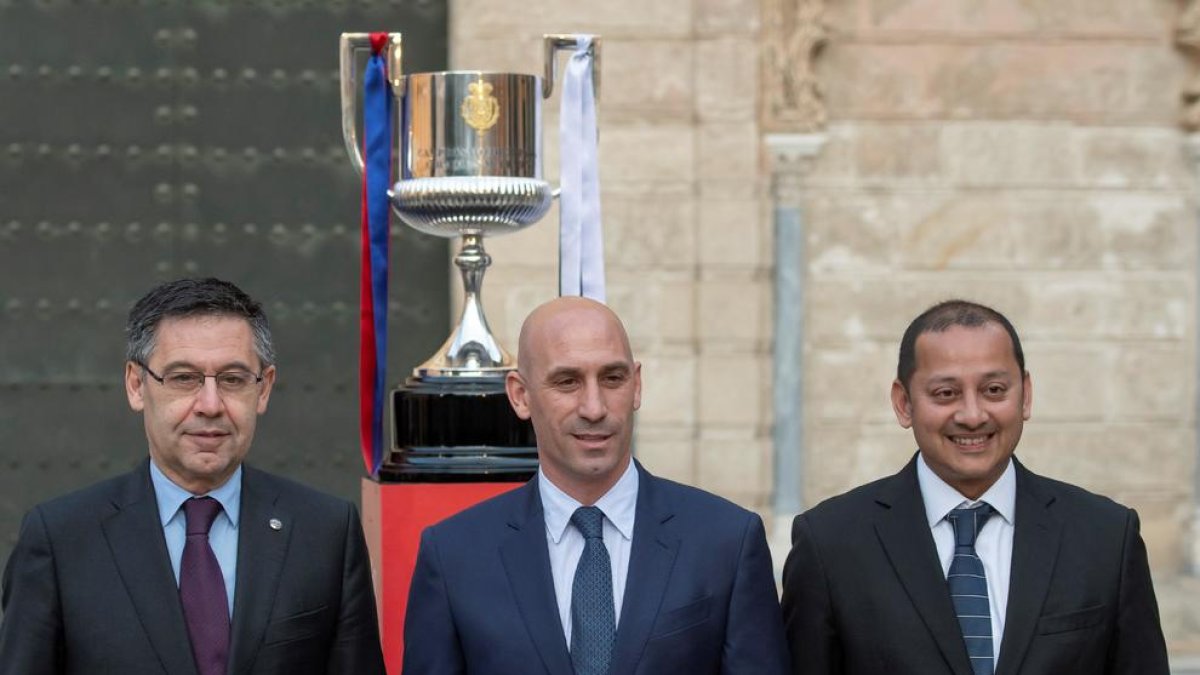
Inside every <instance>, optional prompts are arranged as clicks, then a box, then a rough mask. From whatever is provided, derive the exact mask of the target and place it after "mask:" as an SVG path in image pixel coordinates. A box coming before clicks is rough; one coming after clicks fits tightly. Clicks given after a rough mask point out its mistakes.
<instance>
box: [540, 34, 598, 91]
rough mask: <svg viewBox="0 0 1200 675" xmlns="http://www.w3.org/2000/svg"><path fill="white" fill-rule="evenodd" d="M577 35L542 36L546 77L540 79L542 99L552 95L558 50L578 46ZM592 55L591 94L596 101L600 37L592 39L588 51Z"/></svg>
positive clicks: (555, 77)
mask: <svg viewBox="0 0 1200 675" xmlns="http://www.w3.org/2000/svg"><path fill="white" fill-rule="evenodd" d="M579 37H580V36H578V35H573V34H570V33H564V34H549V33H547V34H545V35H543V36H542V43H543V45H544V46H545V59H546V77H545V78H543V79H542V98H550V94H552V93H554V81H555V80H556V79H557V76H558V59H557V58H555V56H556V55H557V52H558V50H560V49H570V48H573V47H577V46H579ZM588 51H590V52H591V53H592V93H593V95H594V96H595V97H596V100H597V101H599V100H600V36H599V35H596V36H593V37H592V46H591V48H590V49H588Z"/></svg>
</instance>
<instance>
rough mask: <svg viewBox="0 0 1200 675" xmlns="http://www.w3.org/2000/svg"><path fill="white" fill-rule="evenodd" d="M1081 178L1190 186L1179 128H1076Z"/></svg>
mask: <svg viewBox="0 0 1200 675" xmlns="http://www.w3.org/2000/svg"><path fill="white" fill-rule="evenodd" d="M1077 135H1078V137H1079V144H1080V146H1081V149H1080V152H1081V162H1082V176H1083V180H1084V181H1085V182H1087V183H1088V184H1091V185H1096V186H1102V187H1112V188H1174V189H1179V190H1187V189H1191V187H1192V182H1193V181H1194V177H1193V174H1192V171H1191V168H1190V167H1189V166H1188V165H1187V162H1186V160H1185V157H1184V153H1183V144H1182V142H1181V138H1180V135H1179V130H1178V129H1173V128H1129V127H1122V128H1116V129H1113V128H1104V127H1101V128H1090V129H1081V130H1079V131H1078V132H1077Z"/></svg>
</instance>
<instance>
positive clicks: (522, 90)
mask: <svg viewBox="0 0 1200 675" xmlns="http://www.w3.org/2000/svg"><path fill="white" fill-rule="evenodd" d="M579 44H580V42H579V38H578V37H577V36H574V35H547V36H545V38H544V50H545V54H544V57H545V77H544V78H542V77H538V76H536V75H525V74H519V73H496V72H485V71H448V72H434V73H411V74H406V73H404V71H403V69H402V58H401V57H402V49H401V37H400V34H398V33H391V34H389V35H388V45H387V48H386V49H387V53H386V55H385V58H386V63H387V64H388V78H389V81H390V85H391V89H392V94H393V96H394V102H395V104H396V105H395V108H394V109H395V115H396V124H395V128H396V130H397V133H396V138H395V140H394V143H395V147H394V148H393V156H394V157H395V158H396V161H397V165H398V166H397V167H396V174H395V175H396V176H397V177H398V180H397V182H396V183H395V185H394V186H393V187H392V190H391V192H390V193H389V194H390V197H391V204H392V208H393V209H394V210H395V212H396V213H397V214H398V215H399V216H400V219H401V220H402V221H404V222H405V223H406V224H407V225H409V226H410V227H412V228H415V229H417V230H420V231H421V232H426V233H428V234H433V235H437V236H439V237H460V236H461V237H462V248H461V249H460V251H459V252H458V254H457V255H456V256H455V257H454V263H455V265H457V266H458V268H459V270H460V271H461V273H462V280H463V288H464V290H465V296H466V297H465V299H464V301H463V309H462V316H461V317H460V319H459V322H458V325H457V326H456V327H455V328H454V331H453V332H452V333H451V334H450V337H449V338H448V339H447V340H446V342H445V343H444V344H443V345H442V346H441V348H440V349H438V351H437V353H436V354H434V355H433V357H431V358H430V359H429V360H427V361H426V362H425V363H423V364H421V365H420V366H418V367H417V368H416V369H414V371H413V375H414V376H415V377H416V378H417V379H421V380H455V379H457V380H463V381H467V380H478V379H496V378H499V379H501V380H502V379H503V377H504V375H505V373H506V372H507V371H509V370H511V369H513V368H514V367H515V365H516V364H515V362H514V360H513V358H512V356H510V355H509V353H508V352H507V351H505V350H504V348H503V347H501V346H500V345H499V343H498V342H497V341H496V338H495V337H494V336H493V335H492V332H491V329H490V328H489V327H488V323H487V319H486V318H485V317H484V313H483V306H482V304H481V303H480V289H481V286H482V284H483V275H484V272H485V270H487V268H488V266H489V265H491V262H492V259H491V256H489V255H488V254H487V252H486V251H485V250H484V247H483V240H484V237H485V236H489V237H490V236H496V235H499V234H507V233H509V232H516V231H517V230H521V229H523V228H526V227H528V226H530V225H532V224H533V223H536V222H537V221H538V220H540V219H541V218H542V216H544V215H545V214H546V211H547V210H548V209H549V208H550V202H551V200H552V199H553V197H554V196H555V192H556V191H555V190H554V189H553V188H552V187H551V186H550V184H549V183H548V182H546V180H544V179H543V177H542V99H544V98H548V97H549V96H550V94H551V93H552V92H553V90H554V82H555V75H556V71H557V65H556V64H557V60H556V58H555V57H556V52H557V51H558V50H560V49H569V48H573V47H576V46H577V45H579ZM369 50H370V36H369V34H367V33H343V34H342V36H341V41H340V52H341V96H342V136H343V138H344V139H345V142H346V151H347V152H348V153H349V154H350V159H351V161H352V162H353V164H354V166H355V168H356V169H358V171H359V172H360V173H361V172H362V171H363V158H362V151H361V146H360V144H359V140H358V132H357V129H356V126H357V121H358V119H359V113H358V110H357V101H358V98H357V85H356V80H357V68H356V63H355V57H356V53H358V52H367V51H369ZM591 50H592V57H593V81H592V86H593V88H594V89H595V88H597V87H598V85H599V82H598V80H599V41H598V40H593V42H592V44H591Z"/></svg>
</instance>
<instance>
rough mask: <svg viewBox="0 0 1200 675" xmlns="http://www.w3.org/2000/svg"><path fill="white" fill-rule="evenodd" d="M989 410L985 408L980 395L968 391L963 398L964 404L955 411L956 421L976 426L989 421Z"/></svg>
mask: <svg viewBox="0 0 1200 675" xmlns="http://www.w3.org/2000/svg"><path fill="white" fill-rule="evenodd" d="M987 418H988V416H987V410H985V409H984V407H983V405H982V402H981V401H980V400H979V396H978V395H977V394H975V393H972V392H968V393H967V394H965V395H964V396H963V398H962V404H961V405H960V406H959V408H958V410H957V411H955V413H954V421H955V422H956V423H958V424H960V425H962V426H964V427H968V428H974V427H978V426H982V425H983V424H984V423H985V422H987Z"/></svg>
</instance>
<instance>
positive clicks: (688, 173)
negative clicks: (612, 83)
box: [547, 124, 697, 194]
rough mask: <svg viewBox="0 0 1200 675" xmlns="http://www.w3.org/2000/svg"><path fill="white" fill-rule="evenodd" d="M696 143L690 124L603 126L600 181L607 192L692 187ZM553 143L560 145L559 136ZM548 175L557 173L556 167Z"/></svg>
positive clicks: (652, 192) (633, 191)
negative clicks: (671, 186)
mask: <svg viewBox="0 0 1200 675" xmlns="http://www.w3.org/2000/svg"><path fill="white" fill-rule="evenodd" d="M694 143H695V130H694V128H693V127H692V126H691V125H689V124H654V125H643V124H639V125H610V126H607V127H604V128H603V129H602V130H601V132H600V184H601V185H602V186H604V190H605V194H608V193H609V191H610V190H612V191H615V192H623V193H630V194H656V192H657V191H659V190H662V189H663V188H662V186H663V185H664V184H666V185H668V186H669V185H672V184H675V185H681V186H684V190H686V189H688V188H690V186H691V185H692V183H693V181H695V179H696V175H697V174H696V171H697V167H696V151H695V149H694V147H693V146H694ZM547 145H551V144H549V143H548V144H547ZM553 145H554V146H557V145H558V142H557V139H555V141H554V143H553ZM555 157H556V158H557V150H556V151H555ZM556 161H557V160H556ZM555 166H556V167H557V164H556V165H555ZM549 175H552V176H557V175H558V172H557V168H556V169H555V172H554V173H552V174H549ZM672 192H677V191H674V190H672ZM677 193H678V192H677Z"/></svg>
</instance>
